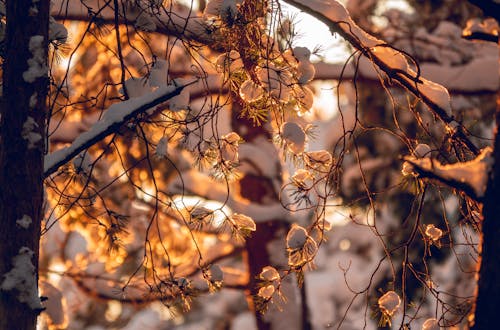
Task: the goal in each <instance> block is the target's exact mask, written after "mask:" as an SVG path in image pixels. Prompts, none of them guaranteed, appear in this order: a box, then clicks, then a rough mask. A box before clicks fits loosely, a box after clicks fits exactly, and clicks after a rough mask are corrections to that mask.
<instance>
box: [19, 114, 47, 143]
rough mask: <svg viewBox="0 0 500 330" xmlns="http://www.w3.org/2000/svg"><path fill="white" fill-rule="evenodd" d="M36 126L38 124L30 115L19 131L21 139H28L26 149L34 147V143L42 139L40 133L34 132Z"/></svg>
mask: <svg viewBox="0 0 500 330" xmlns="http://www.w3.org/2000/svg"><path fill="white" fill-rule="evenodd" d="M37 127H38V124H37V123H36V122H35V119H33V117H31V116H28V118H26V121H25V122H24V124H23V129H22V131H21V136H22V137H23V139H24V140H26V141H28V149H33V148H35V147H36V144H37V143H38V142H40V140H41V139H42V136H41V135H40V133H37V132H35V129H36V128H37Z"/></svg>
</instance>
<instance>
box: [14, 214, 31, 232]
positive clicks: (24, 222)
mask: <svg viewBox="0 0 500 330" xmlns="http://www.w3.org/2000/svg"><path fill="white" fill-rule="evenodd" d="M31 222H32V220H31V217H30V216H29V215H26V214H24V215H23V217H22V218H21V219H17V220H16V224H17V225H18V226H19V227H21V228H24V229H28V227H29V226H30V225H31Z"/></svg>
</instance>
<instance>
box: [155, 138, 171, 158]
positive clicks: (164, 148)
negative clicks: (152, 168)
mask: <svg viewBox="0 0 500 330" xmlns="http://www.w3.org/2000/svg"><path fill="white" fill-rule="evenodd" d="M155 154H156V156H157V157H160V158H165V157H167V155H168V138H167V137H166V136H163V137H162V138H161V139H160V141H158V144H157V145H156V149H155Z"/></svg>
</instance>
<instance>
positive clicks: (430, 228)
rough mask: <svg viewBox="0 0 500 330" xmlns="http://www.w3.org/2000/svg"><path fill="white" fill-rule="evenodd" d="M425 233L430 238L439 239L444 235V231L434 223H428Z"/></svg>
mask: <svg viewBox="0 0 500 330" xmlns="http://www.w3.org/2000/svg"><path fill="white" fill-rule="evenodd" d="M425 235H426V236H427V237H428V238H429V239H431V240H433V241H437V240H439V239H440V238H441V237H442V236H443V231H442V230H441V229H439V228H437V227H436V226H434V225H433V224H429V225H427V227H425Z"/></svg>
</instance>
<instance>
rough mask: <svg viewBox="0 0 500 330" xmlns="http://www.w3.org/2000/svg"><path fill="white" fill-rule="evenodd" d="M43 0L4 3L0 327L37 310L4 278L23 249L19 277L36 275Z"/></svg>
mask: <svg viewBox="0 0 500 330" xmlns="http://www.w3.org/2000/svg"><path fill="white" fill-rule="evenodd" d="M49 2H50V1H49V0H40V1H32V0H8V1H6V17H7V27H6V33H5V39H4V44H3V46H4V52H3V54H2V55H3V66H2V68H3V76H2V83H3V87H2V89H3V91H2V97H1V100H0V115H1V119H0V224H1V225H0V260H1V261H2V262H0V288H1V290H0V329H23V330H24V329H35V328H36V318H37V315H38V314H39V312H40V309H39V308H38V307H39V306H38V307H37V306H36V305H37V304H35V303H34V302H33V301H32V300H28V301H26V299H25V297H24V298H23V296H22V295H21V293H20V292H19V291H18V289H17V288H18V287H20V286H15V287H14V288H9V285H7V283H6V281H5V278H6V277H5V276H6V274H8V273H9V272H10V271H11V270H12V268H13V261H14V258H15V257H16V256H17V255H19V254H20V250H21V249H22V248H28V249H29V250H31V251H33V252H34V254H33V257H32V259H31V262H32V264H33V266H34V267H35V272H34V274H24V275H25V276H34V280H35V283H37V278H38V247H39V239H40V223H41V219H42V204H43V154H44V143H45V142H44V141H45V116H46V96H47V82H48V79H47V70H46V68H47V44H48V42H47V39H48V21H49ZM33 36H35V37H33ZM30 45H31V49H30ZM38 46H39V47H38ZM29 117H31V119H29ZM28 217H29V218H28ZM20 219H23V221H18V220H20ZM29 220H31V223H30V222H29ZM24 251H27V250H26V249H24ZM32 289H33V288H32ZM30 293H34V294H35V295H36V294H37V291H36V290H31V291H30ZM31 298H33V296H32V297H31ZM34 298H36V296H34ZM22 301H25V302H22ZM35 301H36V300H35ZM38 305H39V304H38Z"/></svg>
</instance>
